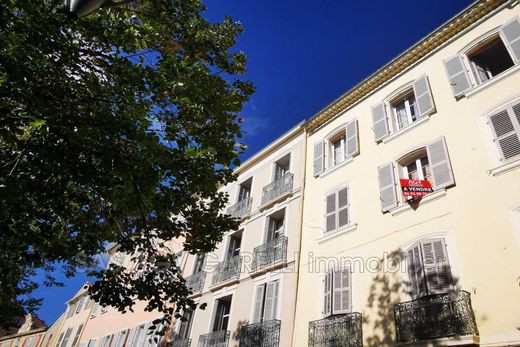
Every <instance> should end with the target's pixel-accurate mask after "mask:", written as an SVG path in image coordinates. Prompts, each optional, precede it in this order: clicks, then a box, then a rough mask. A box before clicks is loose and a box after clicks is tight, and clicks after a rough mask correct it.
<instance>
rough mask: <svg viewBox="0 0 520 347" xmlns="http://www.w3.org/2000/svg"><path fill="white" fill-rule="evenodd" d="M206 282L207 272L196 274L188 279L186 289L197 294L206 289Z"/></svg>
mask: <svg viewBox="0 0 520 347" xmlns="http://www.w3.org/2000/svg"><path fill="white" fill-rule="evenodd" d="M205 281H206V271H199V272H197V273H196V274H193V275H191V276H188V277H186V287H187V288H188V289H189V290H191V291H192V293H193V294H197V293H200V292H202V289H204V282H205Z"/></svg>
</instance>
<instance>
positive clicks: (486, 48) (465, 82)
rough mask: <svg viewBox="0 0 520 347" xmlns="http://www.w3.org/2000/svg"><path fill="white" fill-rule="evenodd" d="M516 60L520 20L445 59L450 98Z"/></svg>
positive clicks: (462, 92)
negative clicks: (474, 45) (468, 48)
mask: <svg viewBox="0 0 520 347" xmlns="http://www.w3.org/2000/svg"><path fill="white" fill-rule="evenodd" d="M519 61H520V21H519V19H518V18H514V19H512V20H510V21H509V22H507V23H506V24H504V25H503V26H502V27H501V28H500V30H498V31H497V32H496V33H494V34H492V35H491V36H490V37H488V38H486V39H485V40H483V41H482V42H479V44H478V45H477V46H476V47H473V48H471V49H470V50H468V51H467V52H465V53H463V54H458V55H455V56H453V57H450V58H449V59H446V60H445V61H444V66H445V69H446V73H447V75H448V80H449V81H450V85H451V88H452V92H453V95H454V96H455V97H459V96H461V95H464V94H465V93H466V92H467V91H469V90H471V89H472V88H473V87H475V86H478V85H480V84H482V83H485V82H486V81H488V80H490V79H492V78H493V77H495V76H497V75H499V74H501V73H502V72H504V71H506V70H508V69H510V68H511V67H513V66H515V64H518V62H519ZM468 71H469V73H468Z"/></svg>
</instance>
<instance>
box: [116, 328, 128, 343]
mask: <svg viewBox="0 0 520 347" xmlns="http://www.w3.org/2000/svg"><path fill="white" fill-rule="evenodd" d="M127 334H128V330H123V331H120V332H119V334H117V339H116V342H115V343H114V346H113V347H123V346H124V344H125V340H126V335H127Z"/></svg>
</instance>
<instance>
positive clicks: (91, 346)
mask: <svg viewBox="0 0 520 347" xmlns="http://www.w3.org/2000/svg"><path fill="white" fill-rule="evenodd" d="M96 343H97V340H96V339H93V340H89V341H88V345H87V347H96Z"/></svg>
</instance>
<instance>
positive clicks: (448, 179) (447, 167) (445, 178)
mask: <svg viewBox="0 0 520 347" xmlns="http://www.w3.org/2000/svg"><path fill="white" fill-rule="evenodd" d="M426 151H427V153H428V162H429V163H430V168H431V172H432V177H433V182H432V187H433V189H434V190H437V189H440V188H444V187H447V186H450V185H452V184H454V183H455V179H454V178H453V171H452V169H451V163H450V158H449V156H448V148H447V147H446V141H445V139H444V136H442V137H440V138H438V139H436V140H435V141H433V142H431V143H430V144H429V145H427V146H426Z"/></svg>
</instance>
